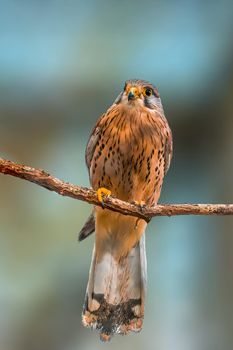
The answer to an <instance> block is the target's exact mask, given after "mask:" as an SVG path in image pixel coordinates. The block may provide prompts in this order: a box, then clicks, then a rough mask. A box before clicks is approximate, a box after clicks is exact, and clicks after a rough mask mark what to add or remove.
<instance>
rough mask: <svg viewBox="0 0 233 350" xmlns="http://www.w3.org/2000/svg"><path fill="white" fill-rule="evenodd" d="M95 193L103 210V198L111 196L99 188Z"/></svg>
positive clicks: (109, 192)
mask: <svg viewBox="0 0 233 350" xmlns="http://www.w3.org/2000/svg"><path fill="white" fill-rule="evenodd" d="M96 192H97V198H98V201H99V202H100V203H101V205H102V208H103V209H104V201H103V197H109V196H110V195H111V191H110V190H108V189H107V188H105V187H100V188H98V190H97V191H96Z"/></svg>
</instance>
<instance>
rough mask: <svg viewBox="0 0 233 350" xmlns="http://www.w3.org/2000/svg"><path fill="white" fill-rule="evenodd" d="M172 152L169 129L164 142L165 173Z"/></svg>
mask: <svg viewBox="0 0 233 350" xmlns="http://www.w3.org/2000/svg"><path fill="white" fill-rule="evenodd" d="M172 153H173V144H172V133H171V130H169V133H168V137H167V139H166V144H165V154H164V157H165V174H166V173H167V171H168V169H169V167H170V163H171V159H172Z"/></svg>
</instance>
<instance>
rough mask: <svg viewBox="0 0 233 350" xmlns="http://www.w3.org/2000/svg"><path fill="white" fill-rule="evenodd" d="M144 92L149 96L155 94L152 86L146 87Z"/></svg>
mask: <svg viewBox="0 0 233 350" xmlns="http://www.w3.org/2000/svg"><path fill="white" fill-rule="evenodd" d="M144 94H145V95H146V96H148V97H149V96H151V95H152V94H153V90H152V89H150V88H146V89H145V90H144Z"/></svg>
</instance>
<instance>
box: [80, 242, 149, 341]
mask: <svg viewBox="0 0 233 350" xmlns="http://www.w3.org/2000/svg"><path fill="white" fill-rule="evenodd" d="M145 290H146V254H145V237H144V235H142V237H141V239H140V242H139V243H138V244H137V246H135V247H134V248H132V250H131V251H130V252H129V254H128V255H127V256H126V257H124V258H122V259H121V260H120V261H116V260H115V258H114V257H113V255H111V254H110V253H106V254H105V255H104V257H103V259H102V260H101V261H100V262H98V263H97V262H96V254H95V248H94V251H93V257H92V264H91V268H90V274H89V282H88V286H87V292H86V299H85V304H84V309H83V324H84V325H85V326H86V327H91V328H93V329H98V330H100V337H101V339H102V340H103V341H107V340H110V338H111V336H112V335H113V334H114V333H118V334H127V333H128V332H129V331H134V332H138V331H140V330H141V328H142V322H143V316H144V299H145Z"/></svg>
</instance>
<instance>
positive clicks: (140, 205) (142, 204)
mask: <svg viewBox="0 0 233 350" xmlns="http://www.w3.org/2000/svg"><path fill="white" fill-rule="evenodd" d="M134 203H135V204H136V205H139V207H141V208H142V207H144V206H145V205H146V202H145V201H134Z"/></svg>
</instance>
